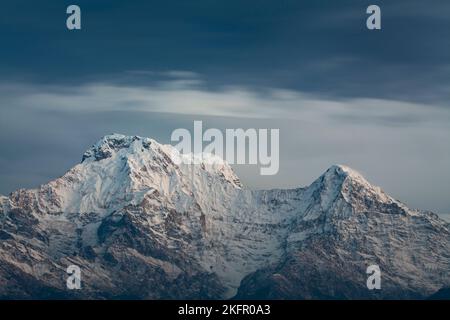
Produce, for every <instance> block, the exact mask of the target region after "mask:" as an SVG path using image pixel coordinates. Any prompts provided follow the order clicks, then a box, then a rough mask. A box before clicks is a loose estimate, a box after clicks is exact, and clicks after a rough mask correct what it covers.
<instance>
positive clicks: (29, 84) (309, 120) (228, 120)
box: [0, 0, 450, 213]
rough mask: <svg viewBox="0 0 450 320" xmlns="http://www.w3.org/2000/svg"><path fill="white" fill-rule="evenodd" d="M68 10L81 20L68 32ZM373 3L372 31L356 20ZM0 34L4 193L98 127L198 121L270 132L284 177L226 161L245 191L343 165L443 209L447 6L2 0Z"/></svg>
mask: <svg viewBox="0 0 450 320" xmlns="http://www.w3.org/2000/svg"><path fill="white" fill-rule="evenodd" d="M70 4H77V5H79V6H80V7H81V10H82V30H79V31H69V30H67V28H66V18H67V14H66V13H65V11H66V8H67V6H68V5H70ZM370 4H377V5H379V6H380V7H381V10H382V30H379V31H369V30H367V28H366V23H365V22H366V18H367V14H366V13H365V11H366V8H367V6H368V5H370ZM0 41H1V45H0V150H1V153H0V193H2V194H6V193H8V192H10V191H13V190H14V189H16V188H19V187H35V186H37V185H39V184H40V183H44V182H46V181H48V180H50V179H52V178H55V177H56V176H59V175H61V174H62V173H64V171H65V170H67V169H68V168H70V167H71V166H72V165H74V164H75V163H77V162H78V161H79V159H80V158H81V154H82V153H83V152H84V150H85V149H86V148H87V147H88V146H89V145H90V144H92V143H94V142H95V141H96V140H98V139H99V138H100V137H101V136H102V135H105V134H108V133H111V132H119V133H125V134H133V135H134V134H139V135H143V136H151V137H154V138H156V139H158V140H160V141H162V142H165V143H168V142H170V141H169V140H170V133H171V132H172V130H174V129H176V128H178V127H185V128H191V127H192V121H193V120H195V119H197V120H204V121H205V122H206V126H208V127H218V128H234V127H235V126H237V125H239V126H241V127H244V128H248V127H256V128H258V127H261V128H267V127H272V128H280V129H281V131H280V135H281V140H282V141H281V147H282V148H281V159H280V161H281V168H280V173H279V175H277V176H276V177H270V178H267V177H266V178H263V177H259V176H258V175H257V174H256V173H257V172H258V171H257V170H252V169H247V168H236V169H237V170H238V173H239V174H240V175H241V176H242V178H243V180H244V182H245V183H247V184H248V185H250V186H251V187H256V188H262V187H264V188H266V187H267V188H268V187H292V186H298V185H305V184H308V183H310V182H311V181H312V180H313V179H314V178H315V177H317V176H318V175H320V174H321V173H322V172H323V171H324V170H325V169H326V168H327V167H328V166H330V165H332V164H334V163H343V164H348V165H350V166H352V167H355V168H356V169H359V170H360V171H362V172H363V173H364V174H366V175H367V176H368V178H369V180H371V181H373V182H375V183H377V184H379V185H381V186H382V187H384V188H385V189H386V190H387V191H388V192H389V193H391V194H393V195H394V196H395V197H397V198H399V199H400V200H402V201H404V202H406V203H407V204H409V205H410V206H412V207H418V208H422V209H432V210H435V211H437V212H440V213H450V200H449V199H448V191H449V190H450V170H449V169H448V164H449V163H450V151H449V149H450V148H448V146H449V145H450V106H449V101H450V1H448V0H442V1H439V0H431V1H424V0H421V1H418V0H408V1H406V0H402V1H400V0H389V1H365V0H353V1H348V0H339V1H336V0H334V1H321V0H310V1H301V0H294V1H288V0H278V1H265V0H258V1H256V0H255V1H243V0H240V1H235V0H227V1H222V0H216V1H212V0H195V1H189V0H183V1H118V0H117V1H116V0H109V1H101V0H97V1H94V0H83V1H82V0H80V1H75V2H73V1H44V0H39V1H21V0H16V1H8V2H6V1H2V2H1V3H0ZM274 115H275V118H274ZM271 118H272V119H271Z"/></svg>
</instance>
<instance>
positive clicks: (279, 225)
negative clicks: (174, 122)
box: [0, 134, 450, 299]
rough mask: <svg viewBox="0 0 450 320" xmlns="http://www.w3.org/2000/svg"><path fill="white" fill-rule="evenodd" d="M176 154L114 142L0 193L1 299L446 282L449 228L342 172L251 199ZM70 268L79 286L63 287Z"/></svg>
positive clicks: (229, 293)
mask: <svg viewBox="0 0 450 320" xmlns="http://www.w3.org/2000/svg"><path fill="white" fill-rule="evenodd" d="M177 157H182V155H179V154H178V153H177V151H176V150H175V149H174V148H173V147H171V146H167V145H161V144H159V143H157V142H156V141H154V140H152V139H148V138H141V137H128V136H123V135H118V134H113V135H109V136H105V137H104V138H102V139H101V140H100V141H98V142H97V143H96V144H95V145H94V146H92V147H91V148H89V149H88V150H87V151H86V152H85V154H84V155H83V157H82V162H81V163H80V164H78V165H76V166H75V167H74V168H72V169H70V170H69V171H68V172H67V173H66V174H65V175H63V176H62V177H60V178H58V179H56V180H53V181H51V182H49V183H48V184H45V185H42V186H40V187H39V188H38V189H34V190H23V189H21V190H18V191H16V192H13V193H12V194H11V195H10V196H9V197H7V198H6V197H2V198H0V202H1V206H0V208H1V209H0V261H1V264H0V297H2V298H39V297H42V298H49V297H58V298H139V299H158V298H163V299H173V298H190V299H202V298H203V299H204V298H209V299H211V298H231V297H233V296H235V295H236V294H237V297H241V298H422V297H426V296H429V295H431V294H432V293H434V292H436V291H437V290H439V289H440V288H442V287H445V286H448V285H449V284H450V276H449V270H450V232H449V228H448V225H447V224H446V223H445V222H443V221H442V220H440V219H439V218H438V217H437V216H435V215H433V214H431V213H422V212H419V211H415V210H410V209H408V208H407V207H406V206H405V205H404V204H402V203H400V202H398V201H396V200H395V199H393V198H391V197H389V196H388V195H386V194H385V193H384V192H383V191H382V190H381V189H380V188H378V187H374V186H372V185H370V184H369V183H368V182H367V181H366V180H365V179H364V178H363V177H362V176H361V175H359V174H358V173H357V172H355V171H353V170H351V169H350V168H348V167H345V166H333V167H331V168H330V169H328V170H327V172H325V173H324V174H323V175H322V176H321V177H320V178H319V179H317V180H316V181H315V182H313V183H312V184H311V185H310V186H309V187H307V188H299V189H292V190H268V191H251V190H248V189H246V188H245V187H243V186H242V184H241V183H240V181H239V179H238V177H237V176H236V175H235V174H234V173H233V171H232V169H231V168H230V167H229V166H228V165H227V164H226V163H223V162H222V161H220V159H213V160H215V161H213V163H212V162H211V161H203V162H201V163H199V164H198V165H186V164H179V165H178V164H177V163H178V161H174V160H176V158H177ZM207 160H211V159H207ZM71 264H76V265H78V266H80V267H81V269H82V290H68V289H67V288H66V283H65V279H66V278H67V274H66V272H65V271H66V268H67V267H68V266H69V265H71ZM370 264H378V265H379V266H380V268H381V270H382V290H380V291H377V292H374V291H369V290H367V288H366V278H367V275H366V274H365V270H366V267H367V266H368V265H370ZM241 281H242V283H241Z"/></svg>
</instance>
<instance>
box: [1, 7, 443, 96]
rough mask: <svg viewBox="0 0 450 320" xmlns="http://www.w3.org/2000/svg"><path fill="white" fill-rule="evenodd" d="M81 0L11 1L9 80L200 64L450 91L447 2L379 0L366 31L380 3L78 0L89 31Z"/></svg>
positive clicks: (232, 71)
mask: <svg viewBox="0 0 450 320" xmlns="http://www.w3.org/2000/svg"><path fill="white" fill-rule="evenodd" d="M72 3H74V2H73V1H42V0H41V1H20V0H19V1H10V2H8V3H4V2H2V5H1V10H0V39H2V46H1V48H2V50H1V51H0V68H1V70H2V72H1V78H2V79H4V80H7V81H10V80H11V79H15V80H20V81H23V80H28V81H33V82H39V83H42V82H47V83H58V84H60V83H61V82H67V83H80V82H85V81H92V80H99V79H102V80H103V79H108V80H111V79H115V78H116V75H117V74H120V73H123V72H124V71H129V70H153V71H165V70H193V71H195V72H198V73H201V74H203V75H205V76H207V78H208V84H209V85H211V86H214V85H222V84H232V85H241V84H243V85H249V86H274V85H277V86H282V87H284V88H292V89H300V90H302V91H303V92H305V91H307V92H314V93H320V94H325V95H333V96H343V97H349V96H363V97H368V96H372V97H377V98H380V97H388V98H395V99H403V100H420V101H436V100H438V101H440V102H444V101H447V100H448V98H449V92H448V90H447V86H446V85H448V83H449V81H450V73H449V72H448V68H449V64H450V37H449V36H448V30H449V29H450V19H449V15H450V3H449V2H448V1H445V0H443V1H437V0H433V1H423V0H421V1H417V0H408V1H398V0H395V1H391V0H390V1H376V3H377V4H378V5H379V6H380V7H381V8H382V19H383V20H382V27H383V29H382V30H381V31H376V32H368V30H367V29H366V27H365V19H366V17H367V15H366V14H365V9H366V8H367V6H368V5H369V4H372V3H375V2H373V1H360V0H358V1H355V0H353V1H348V0H342V1H321V0H318V1H299V0H293V1H288V0H281V1H265V0H258V1H234V0H231V1H210V0H196V1H170V0H169V1H114V0H109V1H99V0H97V1H92V0H88V1H77V2H76V3H77V4H78V5H79V6H80V7H81V9H82V28H83V29H82V30H81V31H76V32H69V31H68V30H67V29H66V26H65V19H66V14H65V9H66V7H67V6H68V5H69V4H72ZM116 80H117V79H116ZM122 80H124V79H122ZM132 80H134V81H137V82H142V81H149V79H136V78H133V79H129V81H132ZM117 81H119V80H117ZM125 81H126V79H125ZM444 85H445V88H444Z"/></svg>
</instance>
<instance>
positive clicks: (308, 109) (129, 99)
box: [0, 71, 450, 126]
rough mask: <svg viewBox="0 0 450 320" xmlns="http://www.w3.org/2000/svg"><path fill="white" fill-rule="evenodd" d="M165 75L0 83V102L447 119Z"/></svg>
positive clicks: (421, 107) (380, 102)
mask: <svg viewBox="0 0 450 320" xmlns="http://www.w3.org/2000/svg"><path fill="white" fill-rule="evenodd" d="M160 74H163V73H160ZM164 74H165V75H170V78H169V79H164V80H158V81H155V82H153V83H152V84H151V85H146V86H144V85H119V84H114V83H105V82H103V83H88V84H83V85H79V86H54V85H53V86H36V85H12V84H8V85H5V84H3V85H0V93H1V94H2V101H1V102H2V104H4V105H9V107H14V108H25V109H32V110H35V111H37V110H41V111H48V112H51V111H56V112H72V111H77V112H108V111H129V112H131V111H135V112H164V113H175V114H184V115H199V116H220V117H237V118H250V119H274V118H276V119H291V120H292V119H298V120H302V121H308V122H317V123H324V122H325V123H326V122H328V123H333V122H335V123H336V122H337V123H344V124H355V123H357V124H364V125H381V126H410V125H418V124H419V123H420V124H422V125H426V124H432V125H434V126H435V125H443V126H446V125H448V123H449V120H450V110H449V109H448V108H442V107H441V106H439V105H425V104H421V103H412V102H403V101H396V100H387V99H373V98H347V99H338V98H334V99H333V100H332V99H326V98H321V97H319V96H315V95H312V94H305V93H302V92H300V91H295V90H287V89H280V88H259V89H252V88H248V87H245V86H223V87H220V88H215V89H211V88H208V87H207V85H206V82H205V81H204V80H203V79H201V77H200V76H199V75H198V74H196V73H192V72H184V71H171V72H167V73H164Z"/></svg>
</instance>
